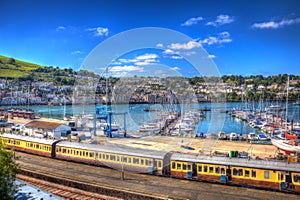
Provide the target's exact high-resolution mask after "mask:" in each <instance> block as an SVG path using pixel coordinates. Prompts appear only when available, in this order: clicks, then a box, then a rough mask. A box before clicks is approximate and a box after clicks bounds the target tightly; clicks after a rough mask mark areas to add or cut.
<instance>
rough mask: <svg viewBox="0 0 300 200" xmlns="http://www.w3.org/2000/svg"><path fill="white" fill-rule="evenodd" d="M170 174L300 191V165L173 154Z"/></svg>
mask: <svg viewBox="0 0 300 200" xmlns="http://www.w3.org/2000/svg"><path fill="white" fill-rule="evenodd" d="M170 162H171V175H172V176H174V177H179V178H193V179H198V180H206V181H210V182H220V183H227V184H236V185H243V186H253V187H261V188H267V189H274V190H284V191H297V192H300V191H299V190H300V164H299V163H285V162H275V161H265V160H248V159H241V158H228V157H211V156H205V155H191V154H182V153H174V154H173V155H172V157H171V161H170Z"/></svg>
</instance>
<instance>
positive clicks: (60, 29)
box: [56, 26, 66, 32]
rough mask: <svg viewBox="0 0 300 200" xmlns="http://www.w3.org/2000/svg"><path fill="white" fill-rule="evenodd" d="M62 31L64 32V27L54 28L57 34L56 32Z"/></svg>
mask: <svg viewBox="0 0 300 200" xmlns="http://www.w3.org/2000/svg"><path fill="white" fill-rule="evenodd" d="M63 30H66V27H64V26H59V27H57V28H56V31H57V32H58V31H63Z"/></svg>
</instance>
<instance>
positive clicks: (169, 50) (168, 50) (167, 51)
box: [163, 49, 176, 54]
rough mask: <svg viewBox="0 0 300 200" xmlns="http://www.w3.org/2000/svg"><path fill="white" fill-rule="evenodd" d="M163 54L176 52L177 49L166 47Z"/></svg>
mask: <svg viewBox="0 0 300 200" xmlns="http://www.w3.org/2000/svg"><path fill="white" fill-rule="evenodd" d="M163 54H176V53H175V51H173V50H171V49H166V50H164V51H163Z"/></svg>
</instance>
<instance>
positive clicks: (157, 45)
mask: <svg viewBox="0 0 300 200" xmlns="http://www.w3.org/2000/svg"><path fill="white" fill-rule="evenodd" d="M156 47H158V48H163V47H164V45H163V44H162V43H158V44H156Z"/></svg>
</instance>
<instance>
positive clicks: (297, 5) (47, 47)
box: [0, 0, 300, 76]
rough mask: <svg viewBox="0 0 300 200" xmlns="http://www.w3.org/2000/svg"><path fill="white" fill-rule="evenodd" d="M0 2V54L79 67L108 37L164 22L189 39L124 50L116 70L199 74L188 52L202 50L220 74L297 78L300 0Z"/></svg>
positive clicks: (34, 0)
mask: <svg viewBox="0 0 300 200" xmlns="http://www.w3.org/2000/svg"><path fill="white" fill-rule="evenodd" d="M0 7H1V12H0V17H1V21H2V23H1V26H0V55H5V56H10V57H14V58H17V59H21V60H25V61H30V62H33V63H37V64H41V65H46V66H59V67H61V68H63V67H72V68H74V69H75V70H77V69H79V67H80V66H81V65H82V63H83V62H84V60H85V59H86V58H87V56H88V55H89V54H90V52H91V51H92V50H93V49H94V48H95V47H96V46H97V45H98V44H100V43H101V42H103V41H105V40H107V39H109V38H110V37H113V36H115V35H116V34H118V33H121V32H123V31H127V30H130V29H135V28H141V27H162V28H167V29H170V30H174V31H178V32H180V33H183V34H185V35H187V36H188V37H190V38H191V40H190V41H186V43H183V42H178V41H174V43H172V44H168V45H164V44H161V43H160V42H161V41H157V46H158V47H160V45H162V46H164V48H165V49H164V50H157V49H146V50H145V49H142V50H140V51H133V52H129V53H126V54H124V55H121V57H119V58H116V59H115V60H114V62H112V64H111V67H112V68H111V69H112V72H120V71H123V72H124V71H125V72H129V71H136V72H139V73H143V72H144V69H145V67H146V66H147V65H155V64H158V65H157V66H159V65H167V66H169V67H170V69H171V70H173V71H174V72H176V73H178V74H181V75H184V76H194V75H195V74H193V70H191V69H192V68H191V66H189V64H188V62H187V61H186V60H185V58H183V57H182V54H185V56H189V55H188V54H189V53H190V54H192V53H193V50H195V49H197V48H204V49H205V50H206V51H207V53H208V57H209V58H211V59H213V61H214V63H215V64H216V65H217V68H218V70H219V71H220V73H221V74H222V75H223V74H241V75H252V74H254V75H256V74H262V75H276V74H283V73H289V74H297V75H299V69H300V38H299V37H300V1H297V0H294V1H291V0H248V1H247V0H243V1H238V0H231V1H214V0H212V1H201V0H198V1H197V0H195V1H178V0H177V1H176V0H175V1H171V0H164V1H163V0H160V1H158V0H152V1H130V0H129V1H114V0H107V1H101V0H98V1H89V0H88V1H81V0H60V1H59V0H52V1H47V0H43V1H40V0H22V1H17V0H4V1H1V2H0ZM146 39H147V38H145V40H146ZM116 48H118V47H116ZM122 67H123V68H122ZM158 68H159V67H158ZM155 72H157V73H163V72H162V70H158V69H156V71H155Z"/></svg>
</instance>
